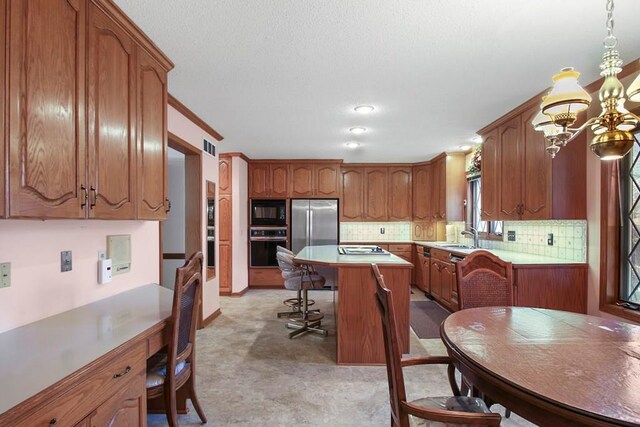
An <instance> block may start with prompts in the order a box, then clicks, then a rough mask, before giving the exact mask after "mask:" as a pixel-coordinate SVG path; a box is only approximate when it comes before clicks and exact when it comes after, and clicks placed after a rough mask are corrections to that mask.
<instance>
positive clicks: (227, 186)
mask: <svg viewBox="0 0 640 427" xmlns="http://www.w3.org/2000/svg"><path fill="white" fill-rule="evenodd" d="M232 160H233V159H232V158H231V157H226V156H224V155H220V160H219V161H218V188H219V189H220V194H231V170H232V168H231V161H232Z"/></svg>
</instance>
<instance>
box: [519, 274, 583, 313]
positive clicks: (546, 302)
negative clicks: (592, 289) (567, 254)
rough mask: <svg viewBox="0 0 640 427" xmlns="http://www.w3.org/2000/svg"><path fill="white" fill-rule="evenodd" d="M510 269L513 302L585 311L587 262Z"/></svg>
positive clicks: (526, 305) (531, 305)
mask: <svg viewBox="0 0 640 427" xmlns="http://www.w3.org/2000/svg"><path fill="white" fill-rule="evenodd" d="M513 272H514V289H515V305H516V306H520V307H540V308H550V309H553V310H564V311H572V312H575V313H586V312H587V272H588V269H587V267H586V265H580V266H567V265H564V266H563V265H553V266H551V265H545V266H542V267H541V266H520V267H517V268H514V269H513Z"/></svg>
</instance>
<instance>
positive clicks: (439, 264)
mask: <svg viewBox="0 0 640 427" xmlns="http://www.w3.org/2000/svg"><path fill="white" fill-rule="evenodd" d="M433 252H434V251H432V256H433ZM447 256H448V255H447ZM429 275H430V289H431V296H432V297H433V298H434V299H435V300H437V301H438V302H439V303H440V304H441V305H443V306H444V307H445V308H448V309H449V310H451V311H456V310H457V309H458V299H457V290H456V289H457V282H456V270H455V264H453V263H451V262H448V261H444V260H441V259H435V258H431V266H430V272H429ZM454 292H455V293H454ZM453 296H455V300H452V297H453Z"/></svg>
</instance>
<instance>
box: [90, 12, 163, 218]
mask: <svg viewBox="0 0 640 427" xmlns="http://www.w3.org/2000/svg"><path fill="white" fill-rule="evenodd" d="M90 14H91V15H90V24H89V67H88V79H87V80H88V82H89V85H88V96H89V102H88V106H89V109H88V112H87V113H88V123H89V128H88V135H89V144H88V147H89V168H88V169H89V171H90V176H89V187H90V195H89V197H90V210H89V216H90V217H92V218H108V219H115V218H117V219H134V218H135V181H136V177H135V173H136V164H135V140H134V138H135V123H136V116H135V115H136V99H135V97H136V92H135V79H136V77H135V46H134V44H133V40H132V39H131V38H130V37H129V36H128V35H127V34H126V33H125V32H124V31H122V30H121V29H120V28H119V27H118V26H117V25H116V24H115V23H114V22H113V21H112V20H111V19H110V18H108V17H107V16H106V15H105V14H104V13H103V12H101V11H100V10H99V9H97V8H96V7H93V6H92V7H91V8H90ZM158 102H161V99H160V100H158ZM159 108H161V107H159Z"/></svg>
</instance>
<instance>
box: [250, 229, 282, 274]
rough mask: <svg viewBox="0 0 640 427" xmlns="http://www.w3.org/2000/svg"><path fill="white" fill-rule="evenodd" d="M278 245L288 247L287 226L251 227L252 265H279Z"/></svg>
mask: <svg viewBox="0 0 640 427" xmlns="http://www.w3.org/2000/svg"><path fill="white" fill-rule="evenodd" d="M278 246H283V247H285V248H286V247H287V227H251V228H250V229H249V252H250V257H249V264H250V265H251V267H277V266H278V260H277V259H276V252H277V250H278V249H277V248H278Z"/></svg>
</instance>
